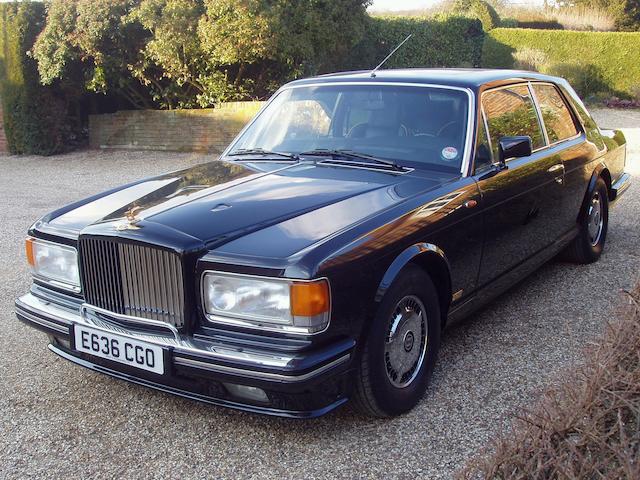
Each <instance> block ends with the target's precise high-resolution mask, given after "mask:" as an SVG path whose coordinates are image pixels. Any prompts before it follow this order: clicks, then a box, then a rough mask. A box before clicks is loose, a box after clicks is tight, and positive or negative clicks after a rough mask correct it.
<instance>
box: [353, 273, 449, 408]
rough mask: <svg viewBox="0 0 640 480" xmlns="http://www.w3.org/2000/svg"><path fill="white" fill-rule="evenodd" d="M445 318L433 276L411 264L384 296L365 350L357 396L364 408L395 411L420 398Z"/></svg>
mask: <svg viewBox="0 0 640 480" xmlns="http://www.w3.org/2000/svg"><path fill="white" fill-rule="evenodd" d="M440 323H441V322H440V305H439V302H438V295H437V292H436V289H435V287H434V285H433V282H432V281H431V278H430V277H429V275H427V274H426V273H425V272H424V271H423V270H422V269H421V268H419V267H418V266H414V265H410V266H408V267H407V268H405V270H404V271H403V272H401V273H400V275H399V277H398V278H397V279H396V281H395V282H394V283H393V284H392V285H391V287H390V288H389V290H388V291H387V293H386V294H385V296H384V298H383V299H382V302H381V303H380V307H379V308H378V311H377V313H376V316H375V318H374V320H373V323H372V325H371V328H370V330H369V334H368V336H367V339H366V342H365V345H364V348H363V351H362V354H361V356H360V362H359V368H358V372H357V378H356V388H355V390H356V391H355V394H356V395H355V396H356V404H357V405H358V407H359V409H360V410H361V411H363V413H365V414H368V415H372V416H376V417H390V416H394V415H399V414H401V413H404V412H407V411H409V410H411V409H412V408H413V407H414V406H415V405H416V404H417V403H418V402H419V401H420V399H421V398H422V397H423V395H424V392H425V390H426V389H427V385H428V383H429V379H430V378H431V374H432V373H433V367H434V365H435V362H436V359H437V356H438V349H439V348H440Z"/></svg>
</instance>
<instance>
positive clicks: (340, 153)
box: [298, 148, 404, 172]
mask: <svg viewBox="0 0 640 480" xmlns="http://www.w3.org/2000/svg"><path fill="white" fill-rule="evenodd" d="M298 155H299V156H300V157H305V156H306V157H331V158H332V159H334V160H347V161H353V160H356V161H357V160H366V161H365V162H356V163H358V164H366V165H369V166H371V165H372V162H373V164H378V165H383V166H384V167H386V168H389V169H392V170H397V171H399V172H403V171H404V169H403V168H402V167H401V166H400V165H398V164H397V163H396V162H394V161H393V160H387V159H385V158H379V157H374V156H373V155H367V154H366V153H359V152H354V151H353V150H342V149H340V150H330V149H327V148H319V149H317V150H309V151H308V152H301V153H299V154H298Z"/></svg>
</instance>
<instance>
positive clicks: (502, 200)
mask: <svg viewBox="0 0 640 480" xmlns="http://www.w3.org/2000/svg"><path fill="white" fill-rule="evenodd" d="M481 105H482V117H483V123H484V125H483V126H484V128H485V129H486V132H485V133H484V138H485V140H482V138H480V137H479V140H478V144H477V148H476V167H475V168H476V170H475V178H476V180H477V182H478V186H479V188H480V191H481V194H482V202H481V204H482V208H483V214H484V222H485V238H484V248H483V257H482V262H481V266H480V274H479V281H478V286H479V287H481V286H483V285H485V284H487V283H489V282H491V281H492V280H494V279H495V278H497V277H500V276H501V275H505V274H506V273H508V272H510V271H512V270H513V269H514V268H515V267H517V266H518V265H520V264H522V263H523V262H524V261H525V260H527V259H528V258H530V257H531V256H533V255H534V254H536V253H537V252H540V251H541V250H543V249H544V248H545V247H547V246H549V245H550V244H551V243H553V242H554V241H555V240H556V239H557V238H558V236H559V235H560V234H561V230H562V228H561V225H560V212H561V210H562V200H563V197H562V194H563V182H564V176H563V165H562V162H561V160H560V158H559V156H558V155H555V154H551V155H550V154H549V152H548V151H547V148H546V147H547V140H546V136H545V133H544V130H543V126H542V124H541V122H540V118H539V113H538V109H537V107H536V104H535V102H534V100H533V96H532V93H531V90H530V87H529V85H528V84H527V83H521V84H514V85H508V86H502V87H498V88H495V89H491V90H487V91H485V92H483V94H482V96H481ZM516 135H528V136H530V137H531V140H532V154H531V155H530V156H528V157H522V158H512V159H506V162H505V164H504V165H503V166H501V165H499V163H498V141H499V139H500V138H501V137H505V136H516ZM482 141H484V142H485V144H484V145H482V144H481V143H480V142H482ZM482 152H484V165H483V158H478V155H479V154H480V155H482Z"/></svg>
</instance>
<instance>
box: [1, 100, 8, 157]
mask: <svg viewBox="0 0 640 480" xmlns="http://www.w3.org/2000/svg"><path fill="white" fill-rule="evenodd" d="M8 151H9V147H8V146H7V137H6V136H5V134H4V119H3V116H2V103H1V102H0V154H2V153H7V152H8Z"/></svg>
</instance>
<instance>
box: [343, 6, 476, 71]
mask: <svg viewBox="0 0 640 480" xmlns="http://www.w3.org/2000/svg"><path fill="white" fill-rule="evenodd" d="M410 33H411V34H413V37H411V39H410V40H409V41H408V42H407V43H405V44H404V45H403V46H402V48H401V49H400V50H398V51H397V52H396V53H395V55H394V56H393V57H391V58H390V59H389V61H388V62H387V63H386V64H385V66H384V68H402V67H461V66H463V67H474V66H478V65H479V64H480V54H481V51H482V39H483V37H484V32H483V30H482V24H481V23H480V21H479V20H477V19H471V18H464V17H457V16H452V17H440V18H435V19H425V18H412V17H371V19H370V20H369V24H368V25H367V28H366V31H365V34H364V36H363V38H362V40H361V41H360V42H359V43H358V44H357V45H356V46H355V47H354V49H353V51H352V55H351V57H350V58H348V59H346V60H345V62H344V65H342V66H341V67H342V68H341V69H342V70H347V69H368V68H373V67H375V66H376V65H377V64H378V63H380V62H381V61H382V59H383V58H384V57H386V56H387V55H388V54H389V52H390V51H391V50H392V49H393V48H395V46H396V45H398V44H399V43H400V42H401V41H402V40H404V39H405V38H406V37H407V35H409V34H410Z"/></svg>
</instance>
